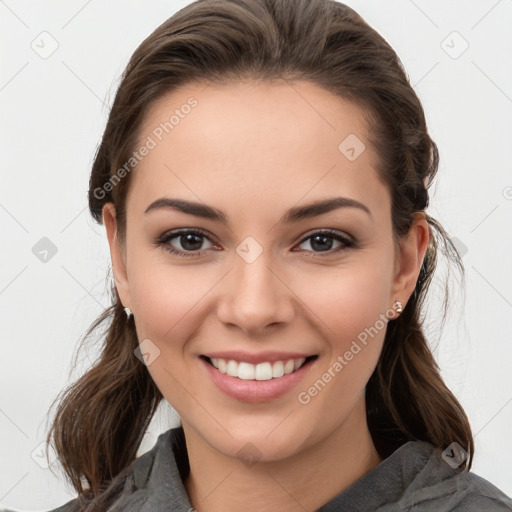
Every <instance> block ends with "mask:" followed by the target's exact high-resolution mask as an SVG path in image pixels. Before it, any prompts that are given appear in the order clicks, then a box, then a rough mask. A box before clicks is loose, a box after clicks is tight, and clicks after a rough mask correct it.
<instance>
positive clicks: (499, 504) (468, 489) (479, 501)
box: [403, 441, 512, 512]
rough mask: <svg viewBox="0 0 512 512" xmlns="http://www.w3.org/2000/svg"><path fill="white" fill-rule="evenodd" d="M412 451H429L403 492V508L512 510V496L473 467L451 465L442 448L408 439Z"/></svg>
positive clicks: (438, 511)
mask: <svg viewBox="0 0 512 512" xmlns="http://www.w3.org/2000/svg"><path fill="white" fill-rule="evenodd" d="M408 445H409V447H408V451H409V453H410V455H412V454H414V453H415V452H417V453H420V454H423V456H425V455H427V454H428V460H427V461H426V464H425V465H424V466H423V468H422V469H421V470H420V471H418V473H417V474H415V475H414V476H413V478H412V479H411V481H410V484H409V486H408V487H407V490H406V492H405V494H404V496H403V506H404V508H403V510H409V509H410V510H414V511H415V512H416V511H417V512H422V511H425V512H427V511H434V510H435V511H436V512H455V511H461V512H462V511H464V512H481V511H482V510H485V511H491V512H492V511H496V512H499V511H503V512H505V511H512V499H511V498H510V497H509V496H507V495H506V494H505V493H504V492H503V491H501V490H500V489H498V488H497V487H496V486H494V485H493V484H492V483H490V482H489V481H487V480H485V479H484V478H482V477H481V476H479V475H476V474H475V473H473V472H471V471H467V470H464V469H460V468H453V467H451V466H450V465H449V464H448V463H447V462H446V461H445V459H444V458H443V455H442V454H443V452H442V451H441V450H440V449H439V448H434V447H433V446H432V445H430V444H428V443H425V442H423V441H416V442H412V443H408Z"/></svg>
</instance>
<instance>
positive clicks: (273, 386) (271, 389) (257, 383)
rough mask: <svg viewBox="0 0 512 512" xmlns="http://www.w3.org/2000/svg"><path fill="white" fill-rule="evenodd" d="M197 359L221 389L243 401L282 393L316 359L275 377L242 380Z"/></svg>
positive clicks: (256, 399)
mask: <svg viewBox="0 0 512 512" xmlns="http://www.w3.org/2000/svg"><path fill="white" fill-rule="evenodd" d="M199 359H200V361H201V363H202V365H203V366H204V368H205V369H206V371H207V372H208V374H209V376H210V378H211V379H212V380H213V382H214V383H215V384H216V385H217V387H218V388H219V389H220V390H221V391H223V392H224V393H226V395H228V396H230V397H232V398H236V399H237V400H243V401H244V402H266V401H269V400H273V399H274V398H277V397H279V396H281V395H284V394H285V393H287V392H288V391H290V390H291V389H292V388H293V387H294V386H296V385H297V384H298V383H299V382H300V381H301V380H302V379H303V378H304V376H305V375H306V373H308V371H309V369H310V367H311V366H312V365H313V364H314V363H315V362H316V359H313V360H311V361H309V362H308V363H307V364H304V365H302V366H301V367H300V368H299V369H298V370H295V371H294V372H292V373H289V374H288V375H283V376H282V377H279V378H276V379H269V380H244V379H239V378H238V377H231V376H230V375H228V374H226V373H222V372H221V371H220V370H218V369H217V368H215V367H214V366H212V365H211V364H210V363H209V362H207V361H205V360H204V359H203V358H202V357H200V358H199Z"/></svg>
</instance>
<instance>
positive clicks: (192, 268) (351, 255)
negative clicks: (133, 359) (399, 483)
mask: <svg viewBox="0 0 512 512" xmlns="http://www.w3.org/2000/svg"><path fill="white" fill-rule="evenodd" d="M187 105H188V106H187ZM171 116H174V117H171ZM165 123H167V124H165ZM139 140H140V145H139V146H137V148H136V149H138V148H141V147H142V146H146V148H148V149H147V150H141V151H139V156H141V158H140V162H139V163H138V165H137V167H136V168H135V170H133V171H132V176H131V177H130V179H131V183H130V190H129V193H128V196H127V202H126V209H127V231H126V245H125V246H122V247H121V249H119V246H118V245H117V244H115V243H114V238H113V234H114V232H115V220H114V217H113V215H112V213H113V212H112V209H111V206H112V205H107V206H106V207H105V209H104V221H105V225H106V228H107V232H108V235H109V241H110V245H111V252H112V260H113V265H114V274H115V277H116V285H117V288H118V291H119V293H120V296H121V299H122V302H123V304H124V305H125V306H128V307H129V308H130V309H131V310H132V312H133V314H134V318H135V324H136V329H137V335H138V338H139V342H140V343H141V350H142V352H143V353H144V354H145V360H146V364H147V365H148V370H149V372H150V374H151V377H152V378H153V379H154V381H155V383H156V385H157V386H158V388H159V389H160V391H161V392H162V394H163V395H164V397H165V398H166V399H167V401H168V402H169V403H170V404H171V405H172V406H173V407H174V408H175V409H176V410H177V412H178V413H179V414H180V416H181V419H182V423H183V425H184V427H185V428H186V429H188V430H189V431H190V432H194V433H195V435H198V436H200V437H201V438H202V439H203V440H204V441H205V442H206V443H207V444H208V445H209V446H210V447H211V448H212V449H213V450H216V451H217V452H220V453H222V454H224V455H228V456H232V457H240V458H244V457H246V458H249V459H250V458H251V457H252V458H258V459H261V460H277V459H282V458H285V457H288V456H292V455H294V454H297V453H299V452H300V451H302V450H306V449H308V448H310V447H312V446H313V445H315V444H316V443H318V442H321V441H322V440H325V439H326V438H328V437H329V436H333V435H336V434H339V435H342V434H341V433H342V432H343V430H344V429H345V433H350V435H352V434H354V433H355V434H354V435H360V432H361V431H364V429H366V423H365V421H366V419H365V412H364V411H365V406H364V392H365V386H366V383H367V381H368V379H369V377H370V375H371V374H372V372H373V370H374V368H375V366H376V364H377V361H378V358H379V354H380V352H381V349H382V344H383V340H384V335H385V331H386V320H387V319H390V318H393V317H394V316H395V315H394V312H393V310H392V307H393V303H394V301H395V300H401V301H402V303H403V305H404V306H405V303H406V302H407V299H408V297H409V296H410V294H411V293H412V291H413V289H414V284H415V282H416V278H417V275H418V272H419V269H420V266H421V261H422V259H423V256H424V252H425V250H426V244H427V240H428V232H427V225H426V222H425V221H424V220H422V219H420V220H419V221H417V219H416V220H415V223H414V224H413V226H415V227H414V229H412V230H411V233H412V235H411V236H410V237H409V238H408V239H407V240H406V241H405V242H404V245H403V247H402V249H397V252H395V247H394V245H393V238H392V225H391V213H390V212H391V203H390V195H389V192H388V190H387V189H386V186H385V185H384V184H383V183H382V182H381V181H380V179H379V177H378V174H377V172H376V165H377V155H376V154H375V153H374V151H373V148H372V147H371V146H370V144H369V142H368V132H367V128H366V126H365V125H364V122H363V119H362V113H361V111H360V110H359V109H358V108H357V107H355V106H354V105H352V104H350V103H348V102H346V101H344V100H342V99H340V98H338V97H336V96H333V95H331V94H330V93H329V92H326V91H325V90H323V89H322V88H320V87H319V86H317V85H314V84H312V83H308V82H297V83H294V84H292V83H287V82H285V81H275V82H255V81H250V82H246V83H239V82H233V83H230V84H224V85H214V84H211V85H209V86H208V87H205V86H204V85H188V86H186V87H184V88H182V89H179V90H177V91H174V92H173V93H171V94H168V95H167V96H165V97H164V98H162V99H161V100H160V101H158V102H157V103H156V104H155V105H154V106H153V108H151V109H150V111H149V112H148V113H147V116H146V118H145V122H144V125H143V128H142V130H141V132H140V139H139ZM166 201H167V203H166ZM171 201H180V203H174V205H175V206H172V204H171ZM324 202H325V205H324V206H321V204H322V203H324ZM180 205H181V206H180ZM313 205H317V206H313ZM184 210H186V212H185V211H184ZM178 230H179V232H180V233H178ZM190 231H192V233H190ZM326 231H328V233H326ZM187 235H188V236H187ZM171 250H172V251H176V252H175V253H173V252H170V251H171ZM304 358H306V359H305V361H304ZM290 360H293V361H294V362H293V363H289V362H288V361H290ZM229 361H231V362H229ZM303 362H304V363H305V364H303V366H301V367H299V365H300V364H301V363H303ZM212 363H214V364H215V366H217V367H218V369H217V368H215V367H214V366H213V365H212ZM239 363H242V364H239ZM141 364H142V363H141ZM295 367H299V368H298V369H297V370H295ZM292 368H293V369H294V371H292V373H285V375H283V376H280V375H282V374H283V372H289V371H290V370H291V369H292ZM223 372H227V373H223ZM229 374H231V375H229ZM235 375H236V376H235ZM260 379H261V380H260ZM248 443H251V444H248Z"/></svg>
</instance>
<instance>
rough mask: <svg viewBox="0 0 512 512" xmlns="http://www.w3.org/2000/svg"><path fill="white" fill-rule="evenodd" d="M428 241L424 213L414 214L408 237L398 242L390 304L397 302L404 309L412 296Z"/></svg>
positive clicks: (428, 231) (427, 228) (428, 235)
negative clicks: (400, 303)
mask: <svg viewBox="0 0 512 512" xmlns="http://www.w3.org/2000/svg"><path fill="white" fill-rule="evenodd" d="M429 240H430V229H429V226H428V222H427V220H426V218H425V213H424V212H415V213H414V214H413V222H412V225H411V228H410V229H409V233H408V235H407V236H406V237H405V238H404V239H402V240H401V241H400V245H399V254H398V255H397V259H396V265H395V277H394V279H393V287H392V296H391V297H390V299H391V302H392V303H393V302H394V301H395V300H399V301H401V302H402V307H403V308H405V305H406V304H407V301H408V300H409V297H410V296H411V295H412V294H413V292H414V288H415V287H416V282H417V280H418V276H419V273H420V270H421V266H422V264H423V259H424V258H425V254H426V252H427V248H428V242H429Z"/></svg>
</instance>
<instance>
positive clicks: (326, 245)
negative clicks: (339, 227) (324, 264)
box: [299, 231, 354, 254]
mask: <svg viewBox="0 0 512 512" xmlns="http://www.w3.org/2000/svg"><path fill="white" fill-rule="evenodd" d="M333 240H335V241H337V242H339V244H340V245H341V247H340V246H339V247H338V248H336V249H334V250H331V249H332V245H333ZM306 242H307V243H309V245H310V247H311V248H312V251H313V252H329V254H332V253H333V252H338V251H341V250H344V249H348V248H350V247H352V246H354V243H353V242H352V240H350V239H349V238H348V237H346V236H343V235H341V234H340V233H338V232H337V231H317V232H316V233H313V234H311V235H309V236H307V237H306V238H303V239H302V241H301V243H300V245H302V244H304V243H306ZM300 245H299V247H300Z"/></svg>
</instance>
